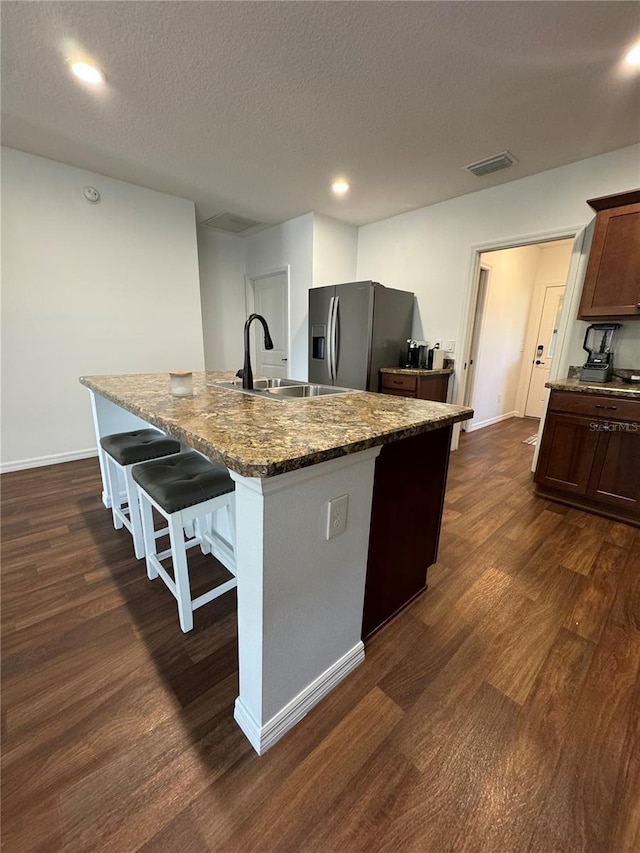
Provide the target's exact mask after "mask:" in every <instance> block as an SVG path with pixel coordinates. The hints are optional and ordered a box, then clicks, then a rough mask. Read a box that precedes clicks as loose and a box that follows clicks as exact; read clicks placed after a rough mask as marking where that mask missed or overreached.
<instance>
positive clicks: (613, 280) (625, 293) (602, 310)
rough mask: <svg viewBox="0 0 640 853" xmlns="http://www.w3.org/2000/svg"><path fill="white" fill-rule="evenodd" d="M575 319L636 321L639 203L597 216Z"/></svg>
mask: <svg viewBox="0 0 640 853" xmlns="http://www.w3.org/2000/svg"><path fill="white" fill-rule="evenodd" d="M578 317H579V318H580V319H582V320H590V319H592V318H598V317H599V318H606V317H638V318H640V204H625V205H622V206H621V207H614V208H612V209H610V210H603V211H601V212H600V213H598V216H597V219H596V226H595V231H594V235H593V244H592V246H591V251H590V253H589V263H588V265H587V273H586V275H585V280H584V288H583V290H582V299H581V302H580V310H579V311H578Z"/></svg>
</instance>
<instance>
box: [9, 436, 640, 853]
mask: <svg viewBox="0 0 640 853" xmlns="http://www.w3.org/2000/svg"><path fill="white" fill-rule="evenodd" d="M534 428H535V423H532V422H531V421H530V420H519V419H514V420H511V421H507V422H504V423H501V424H497V425H495V426H492V427H489V428H487V429H484V430H479V431H478V432H475V433H471V434H469V435H466V436H463V438H462V442H461V447H460V450H459V451H458V452H457V453H454V454H453V455H452V457H451V467H450V474H449V483H448V491H447V501H446V512H445V522H444V527H443V534H442V539H441V544H440V553H439V561H438V563H437V564H436V565H435V566H434V567H432V569H431V570H430V573H429V589H428V591H427V592H426V593H425V594H424V595H423V596H421V597H420V598H419V599H417V600H416V601H415V602H414V603H413V604H412V606H411V607H410V608H409V609H408V610H406V611H405V612H404V613H403V614H402V615H401V616H400V617H398V618H397V619H396V620H395V621H393V622H392V623H391V624H390V625H388V626H387V627H386V628H384V629H383V630H382V631H380V632H379V634H378V635H376V636H375V637H374V638H373V639H372V640H371V641H370V642H369V644H368V646H367V654H366V660H365V663H364V664H363V665H362V666H361V667H360V668H359V669H358V670H356V672H354V673H353V674H352V675H351V676H350V677H349V678H348V679H347V680H346V681H345V682H344V683H343V684H342V685H340V686H339V687H338V688H337V689H336V690H335V691H334V692H333V693H332V694H331V695H330V696H328V697H327V698H326V699H325V700H324V701H323V702H322V703H321V705H320V706H319V707H317V708H315V709H314V710H313V711H312V712H311V713H310V714H309V715H308V716H307V717H306V718H305V719H304V720H303V721H302V722H301V723H300V724H299V725H298V726H297V727H296V728H295V729H294V730H293V731H291V732H290V733H289V734H288V735H287V736H286V737H285V738H284V739H283V740H282V741H280V742H279V743H278V744H277V745H276V746H275V747H273V749H272V750H271V751H269V752H268V753H267V754H266V755H265V756H263V757H262V758H258V757H257V756H256V755H255V753H254V752H253V750H252V749H251V747H250V746H249V744H248V742H247V741H246V740H245V738H244V736H243V735H242V734H241V732H240V730H239V729H238V727H237V726H236V724H235V722H234V720H233V703H234V700H235V697H236V695H237V649H236V643H237V637H236V621H235V594H234V593H230V594H228V595H226V596H224V597H223V598H222V599H221V600H218V601H216V602H213V603H212V604H211V605H209V606H207V607H206V608H204V609H203V610H200V611H198V612H197V613H196V614H195V629H194V631H193V632H192V633H191V634H189V635H186V636H185V635H183V634H182V633H181V632H180V630H179V628H178V619H177V613H176V608H175V604H174V601H173V599H172V597H171V596H170V594H169V592H168V590H167V589H166V588H165V587H164V586H163V585H162V584H161V583H160V581H156V582H154V583H150V582H149V581H147V579H146V576H145V572H144V568H143V565H142V564H140V563H137V562H136V560H135V559H134V558H133V551H132V546H131V542H130V539H129V536H128V534H127V533H126V532H125V531H115V530H114V529H113V527H112V526H111V517H110V513H108V512H107V511H106V510H105V509H104V508H103V506H102V504H101V502H100V497H99V493H100V483H99V475H98V465H97V460H95V459H93V460H85V461H81V462H73V463H67V464H64V465H56V466H51V467H49V468H40V469H34V470H31V471H24V472H16V473H12V474H6V475H4V476H3V477H2V519H3V530H2V534H3V547H2V592H3V596H2V631H3V645H2V667H3V694H2V700H3V710H2V739H3V756H2V762H3V769H2V834H3V849H4V850H5V851H6V853H22V851H36V850H42V851H58V850H64V851H91V850H100V851H103V850H106V851H117V853H128V851H137V850H144V851H147V853H151V851H162V853H173V852H174V851H175V853H178V851H179V852H180V853H191V852H192V851H193V853H199V851H228V853H235V852H236V851H238V853H240V851H242V853H252V851H259V853H262V851H265V853H271V851H278V853H279V852H280V851H302V853H305V852H306V851H310V853H312V851H323V853H333V851H336V853H351V851H353V852H354V853H356V851H385V852H386V851H388V853H391V851H393V853H396V851H424V853H432V851H433V853H441V851H482V853H521V851H522V853H525V851H532V853H533V851H535V853H546V851H548V853H560V851H563V853H564V851H566V853H576V851H585V853H632V851H638V850H640V686H639V678H638V676H639V673H640V531H638V530H636V529H634V528H632V527H630V526H627V525H624V524H618V523H615V522H612V521H608V520H606V519H603V518H599V517H597V516H593V515H588V514H586V513H582V512H579V511H577V510H573V509H569V508H567V507H563V506H560V505H554V504H552V503H550V502H548V501H545V500H543V499H540V498H537V497H535V496H534V495H533V492H532V484H531V473H530V470H529V467H530V461H531V458H532V454H533V447H531V446H530V445H526V444H523V443H522V442H523V439H525V438H526V437H527V436H529V435H531V433H532V432H533V431H534ZM192 553H193V552H192ZM196 562H197V566H196V567H195V570H194V572H195V575H196V577H198V576H200V577H201V576H203V574H204V573H205V572H207V571H210V570H211V568H210V567H211V565H212V564H211V562H210V558H204V557H202V556H201V555H198V556H196ZM214 570H215V571H220V572H222V571H223V569H222V568H221V567H220V568H218V569H214Z"/></svg>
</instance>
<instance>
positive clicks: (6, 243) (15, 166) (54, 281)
mask: <svg viewBox="0 0 640 853" xmlns="http://www.w3.org/2000/svg"><path fill="white" fill-rule="evenodd" d="M2 171H3V174H2V179H3V180H2V208H3V209H2V213H3V228H2V245H3V252H2V278H3V289H2V290H3V292H2V308H3V317H2V325H3V334H2V356H3V357H2V461H3V466H4V467H5V469H6V468H7V467H9V466H12V467H13V466H14V465H17V464H19V463H20V462H21V461H25V465H29V464H37V463H38V460H40V462H44V461H62V460H63V459H67V458H77V456H79V455H83V454H84V455H89V453H90V452H91V449H92V448H94V447H95V439H94V434H93V426H92V420H91V411H90V406H89V394H88V392H87V390H86V389H85V388H84V387H82V386H81V385H80V384H79V383H78V377H79V376H81V375H82V374H99V373H136V372H145V371H146V372H149V371H154V372H155V371H165V370H166V371H168V370H170V369H181V368H182V369H192V370H201V369H202V368H203V366H204V354H203V342H202V315H201V310H200V293H199V279H198V260H197V249H196V228H195V211H194V205H193V203H192V202H190V201H186V200H184V199H180V198H175V197H173V196H169V195H165V194H163V193H158V192H154V191H152V190H147V189H143V188H141V187H137V186H133V185H131V184H127V183H124V182H122V181H115V180H112V179H110V178H105V177H102V176H100V175H96V174H93V173H91V172H86V171H84V170H81V169H75V168H73V167H70V166H64V165H62V164H60V163H56V162H53V161H52V160H45V159H43V158H41V157H35V156H33V155H31V154H25V153H23V152H21V151H15V150H13V149H7V148H3V150H2ZM86 185H91V186H95V187H96V188H97V189H98V190H99V191H100V192H101V194H102V201H101V202H100V204H97V205H91V204H89V203H88V202H87V201H86V200H85V199H84V197H83V194H82V190H83V187H84V186H86Z"/></svg>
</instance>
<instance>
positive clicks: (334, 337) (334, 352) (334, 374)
mask: <svg viewBox="0 0 640 853" xmlns="http://www.w3.org/2000/svg"><path fill="white" fill-rule="evenodd" d="M339 304H340V297H339V296H334V298H333V318H332V320H331V324H332V325H331V382H332V383H335V381H336V380H337V378H338V306H339Z"/></svg>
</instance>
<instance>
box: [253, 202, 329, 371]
mask: <svg viewBox="0 0 640 853" xmlns="http://www.w3.org/2000/svg"><path fill="white" fill-rule="evenodd" d="M246 242H247V268H246V273H247V276H249V278H252V277H255V276H259V275H264V274H265V273H269V272H274V271H275V270H280V269H283V268H284V267H286V266H287V265H289V318H290V321H289V322H290V325H289V365H290V372H289V376H290V377H291V378H293V379H306V378H307V313H308V296H307V293H308V291H309V288H310V287H311V285H312V281H313V214H312V213H306V214H305V215H304V216H298V217H297V218H296V219H290V220H289V221H288V222H283V223H282V224H281V225H274V226H273V228H267V229H265V230H264V231H259V232H258V233H257V234H252V235H251V236H250V237H247V238H246Z"/></svg>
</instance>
